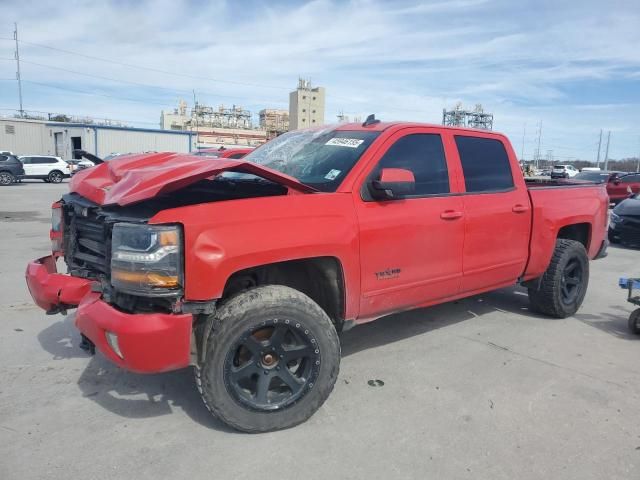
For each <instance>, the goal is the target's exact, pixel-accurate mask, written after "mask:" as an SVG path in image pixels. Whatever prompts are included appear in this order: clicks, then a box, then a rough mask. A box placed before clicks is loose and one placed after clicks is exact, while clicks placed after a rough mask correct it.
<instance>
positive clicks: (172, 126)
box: [160, 100, 267, 148]
mask: <svg viewBox="0 0 640 480" xmlns="http://www.w3.org/2000/svg"><path fill="white" fill-rule="evenodd" d="M160 128H162V129H163V130H165V131H179V132H190V133H192V134H193V135H194V139H195V142H196V146H197V147H198V148H209V147H221V146H230V145H238V146H240V145H241V146H250V147H254V146H258V145H261V144H263V143H264V142H266V141H267V133H266V131H265V130H259V129H255V128H253V126H252V123H251V112H250V111H249V110H244V109H243V108H242V107H238V106H235V105H234V106H233V107H231V108H225V106H224V105H220V106H218V107H215V108H214V107H209V106H207V105H204V104H199V103H195V105H194V107H193V108H192V109H190V110H189V109H188V105H187V102H185V101H184V100H180V102H179V103H178V108H176V109H174V110H173V111H171V112H165V111H164V110H163V111H162V112H161V113H160Z"/></svg>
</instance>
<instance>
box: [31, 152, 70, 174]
mask: <svg viewBox="0 0 640 480" xmlns="http://www.w3.org/2000/svg"><path fill="white" fill-rule="evenodd" d="M33 162H34V163H35V164H36V165H37V168H36V170H37V172H38V175H41V176H43V177H46V176H47V175H49V172H51V170H60V168H59V167H58V160H57V159H55V158H53V157H33ZM62 173H65V172H62Z"/></svg>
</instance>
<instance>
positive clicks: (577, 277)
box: [527, 238, 589, 318]
mask: <svg viewBox="0 0 640 480" xmlns="http://www.w3.org/2000/svg"><path fill="white" fill-rule="evenodd" d="M527 286H528V291H529V303H530V306H531V310H533V311H534V312H538V313H542V314H545V315H549V316H551V317H555V318H567V317H570V316H571V315H573V314H574V313H576V312H577V311H578V309H579V308H580V305H582V301H583V300H584V297H585V294H586V293H587V288H588V286H589V257H588V256H587V251H586V250H585V248H584V245H582V244H581V243H580V242H578V241H575V240H569V239H564V238H560V239H558V240H556V248H555V249H554V251H553V256H552V257H551V261H550V262H549V266H548V267H547V270H546V271H545V272H544V274H543V275H542V277H540V278H538V279H536V280H533V281H530V282H528V285H527Z"/></svg>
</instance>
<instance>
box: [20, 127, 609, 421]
mask: <svg viewBox="0 0 640 480" xmlns="http://www.w3.org/2000/svg"><path fill="white" fill-rule="evenodd" d="M182 159H184V160H185V161H184V162H182V163H181V162H180V161H181V160H182ZM427 160H428V161H427ZM176 164H180V166H179V167H178V168H176V167H175V166H176ZM70 190H71V193H70V194H67V195H64V196H63V197H62V199H61V200H60V201H58V202H56V203H54V204H53V208H52V228H51V232H50V237H51V239H52V247H53V252H52V253H51V254H49V255H48V256H44V257H42V258H40V259H38V260H35V261H33V262H31V263H29V265H28V266H27V272H26V279H27V283H28V286H29V291H30V292H31V295H32V297H33V299H34V301H35V303H36V304H37V305H39V306H40V307H41V308H43V309H44V310H46V311H47V312H48V313H50V314H53V313H56V312H63V313H64V312H66V311H67V309H70V308H73V307H78V311H77V314H76V317H75V323H76V326H77V327H78V328H79V330H80V332H82V335H84V338H85V339H86V341H85V344H86V345H88V346H90V347H91V346H93V347H95V348H97V349H99V350H100V351H101V352H102V353H103V354H104V355H105V356H106V357H107V358H108V359H110V360H111V361H112V362H114V363H115V364H117V365H119V366H120V367H122V368H125V369H128V370H132V371H136V372H146V373H152V372H165V371H169V370H175V369H180V368H184V367H187V366H189V365H192V366H194V370H195V374H196V383H197V386H198V389H199V391H200V393H201V395H202V397H203V399H204V402H205V404H206V405H207V407H208V408H209V410H210V411H211V412H212V413H213V414H215V415H216V416H217V417H219V418H220V419H221V420H222V421H224V422H226V423H227V424H228V425H230V426H232V427H234V428H236V429H239V430H243V431H247V432H263V431H271V430H277V429H282V428H287V427H291V426H294V425H297V424H299V423H301V422H303V421H305V420H306V419H307V418H309V417H310V416H311V415H312V414H313V413H314V412H315V411H316V410H317V409H318V408H320V406H321V405H322V404H323V402H324V401H325V400H326V398H327V397H328V396H329V394H330V393H331V390H332V389H333V386H334V383H335V382H336V378H337V376H338V371H339V367H340V341H339V339H338V332H340V331H341V330H343V329H345V328H349V327H351V326H354V325H355V324H359V323H365V322H368V321H371V320H374V319H376V318H378V317H381V316H385V315H388V314H390V313H393V312H398V311H403V310H407V309H409V308H415V307H424V306H429V305H434V304H438V303H443V302H447V301H451V300H455V299H458V298H463V297H467V296H470V295H476V294H479V293H481V292H486V291H490V290H495V289H498V288H503V287H507V286H510V285H514V284H516V283H518V282H521V283H522V284H523V285H524V286H525V287H526V288H527V289H528V295H529V300H530V305H531V308H532V309H533V310H534V311H536V312H541V313H543V314H545V315H548V316H551V317H558V318H564V317H567V316H570V315H573V314H574V313H575V312H576V311H577V310H578V308H579V307H580V305H581V304H582V301H583V299H584V296H585V294H586V291H587V285H588V280H589V264H588V262H589V260H590V259H596V258H599V257H601V256H604V255H605V250H606V246H607V241H606V222H607V218H608V217H607V216H608V197H607V194H606V191H605V188H604V186H603V185H595V184H591V183H584V184H575V185H573V184H572V185H569V186H564V185H558V184H557V183H555V182H551V181H545V180H543V179H538V180H537V182H536V183H531V184H528V183H527V182H525V179H524V178H523V176H522V173H521V171H520V168H519V165H518V161H517V158H516V155H515V153H514V151H513V148H512V146H511V144H510V143H509V141H508V140H507V138H506V137H505V136H503V135H501V134H498V133H496V132H491V131H479V130H472V129H463V128H452V127H444V126H434V125H426V124H418V123H381V122H379V121H378V120H375V118H373V117H372V116H371V117H369V118H368V119H367V121H365V122H364V123H363V124H341V125H338V126H333V127H326V126H325V127H322V128H319V129H308V130H296V131H292V132H288V133H285V134H283V135H281V136H279V137H277V138H275V139H273V140H271V141H270V142H268V143H266V144H264V145H263V146H261V147H259V148H257V149H256V150H255V151H253V152H252V153H250V154H249V155H247V156H246V157H245V158H244V159H241V160H232V159H219V160H216V161H210V160H209V159H202V161H200V162H199V161H197V160H194V159H193V156H184V155H181V154H175V153H174V154H170V153H160V154H152V155H130V156H127V157H123V158H120V159H114V160H111V161H109V162H105V163H102V164H100V165H96V167H94V168H91V169H89V170H85V171H83V172H80V173H78V174H77V175H75V176H74V177H73V179H72V180H71V182H70ZM534 212H535V213H534ZM59 257H64V263H65V264H66V268H67V269H68V274H60V273H57V267H56V259H57V258H59ZM363 334H364V332H363ZM389 361H393V360H392V359H391V360H389Z"/></svg>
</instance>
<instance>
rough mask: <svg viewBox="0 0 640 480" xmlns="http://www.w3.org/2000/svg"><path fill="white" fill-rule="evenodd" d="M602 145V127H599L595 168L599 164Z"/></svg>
mask: <svg viewBox="0 0 640 480" xmlns="http://www.w3.org/2000/svg"><path fill="white" fill-rule="evenodd" d="M601 146H602V129H600V140H598V158H597V159H596V168H598V167H599V166H600V147H601Z"/></svg>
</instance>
